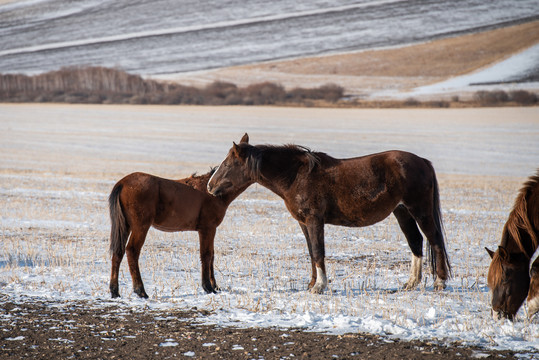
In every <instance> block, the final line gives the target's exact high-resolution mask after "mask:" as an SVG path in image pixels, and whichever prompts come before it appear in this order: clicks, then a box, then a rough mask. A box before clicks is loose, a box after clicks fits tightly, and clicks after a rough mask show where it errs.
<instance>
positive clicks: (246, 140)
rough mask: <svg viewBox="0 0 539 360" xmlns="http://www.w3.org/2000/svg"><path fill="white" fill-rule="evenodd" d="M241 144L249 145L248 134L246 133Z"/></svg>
mask: <svg viewBox="0 0 539 360" xmlns="http://www.w3.org/2000/svg"><path fill="white" fill-rule="evenodd" d="M241 143H247V144H248V143H249V135H247V133H245V135H243V137H242V138H241V140H240V144H241Z"/></svg>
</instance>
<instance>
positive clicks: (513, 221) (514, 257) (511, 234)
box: [487, 170, 539, 319]
mask: <svg viewBox="0 0 539 360" xmlns="http://www.w3.org/2000/svg"><path fill="white" fill-rule="evenodd" d="M538 246H539V170H538V171H537V174H536V175H535V176H531V177H530V178H529V180H528V181H527V182H526V183H525V184H524V186H523V187H522V189H520V192H519V194H518V196H517V199H516V201H515V205H514V207H513V210H512V211H511V212H510V213H509V218H508V219H507V222H506V223H505V226H504V227H503V232H502V240H501V242H500V245H499V246H498V249H497V250H496V252H493V251H491V250H489V249H487V251H488V253H489V255H490V257H491V258H492V261H491V263H490V268H489V270H488V277H487V280H488V286H489V287H490V289H491V290H492V314H493V316H494V317H495V318H496V319H498V318H501V317H506V318H509V319H514V317H515V315H516V313H517V311H518V309H519V308H520V306H521V305H522V303H523V302H524V299H526V295H527V296H528V315H529V316H530V317H531V316H532V315H533V314H535V313H537V312H538V311H539V258H537V259H536V260H535V261H534V262H533V264H532V266H531V270H530V262H531V259H532V257H533V254H534V253H535V251H536V250H537V247H538Z"/></svg>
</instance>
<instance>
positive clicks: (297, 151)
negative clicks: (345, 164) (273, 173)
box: [247, 144, 332, 180]
mask: <svg viewBox="0 0 539 360" xmlns="http://www.w3.org/2000/svg"><path fill="white" fill-rule="evenodd" d="M329 159H332V158H331V157H330V156H329V155H327V154H325V153H321V152H315V151H312V150H311V149H309V148H307V147H305V146H300V145H293V144H287V145H280V146H279V145H256V146H252V147H251V148H250V152H249V155H248V157H247V166H248V169H249V171H250V173H251V176H252V178H253V179H259V178H260V171H261V166H262V163H263V162H264V161H272V162H273V165H277V166H278V167H279V171H280V177H281V178H282V179H284V180H293V179H294V178H295V177H296V175H297V172H298V170H299V168H300V167H301V166H302V165H304V164H306V165H307V166H308V172H309V173H310V172H312V171H313V170H314V169H316V168H317V167H319V166H320V165H321V164H322V162H326V161H327V160H329Z"/></svg>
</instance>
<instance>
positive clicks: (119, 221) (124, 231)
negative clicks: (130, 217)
mask: <svg viewBox="0 0 539 360" xmlns="http://www.w3.org/2000/svg"><path fill="white" fill-rule="evenodd" d="M121 192H122V185H121V184H116V185H115V186H114V188H113V189H112V192H111V193H110V196H109V211H110V222H111V228H110V253H111V254H112V255H116V256H118V257H120V258H122V257H123V256H124V254H125V244H127V239H128V237H129V232H130V229H129V224H128V223H127V221H126V220H125V216H124V213H123V211H122V205H121V204H120V193H121Z"/></svg>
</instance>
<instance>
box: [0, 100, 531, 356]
mask: <svg viewBox="0 0 539 360" xmlns="http://www.w3.org/2000/svg"><path fill="white" fill-rule="evenodd" d="M538 119H539V110H538V109H537V108H496V109H439V110H351V109H294V108H256V107H250V108H244V107H211V108H205V107H151V106H147V107H145V106H73V105H70V106H58V105H0V140H1V141H0V144H1V145H0V146H1V148H2V153H3V154H4V155H3V157H2V160H1V161H0V207H1V208H2V212H1V213H0V229H1V230H0V237H1V241H2V251H1V252H0V269H1V270H0V292H1V293H2V296H3V299H9V300H10V301H32V299H36V298H39V299H49V300H52V301H58V302H59V303H61V302H63V301H65V300H87V301H90V302H92V304H93V305H94V306H109V305H111V304H112V305H114V306H118V307H122V308H139V309H140V308H146V307H148V308H154V309H170V308H181V309H191V308H194V307H196V308H197V309H205V310H208V311H210V312H211V315H209V316H207V317H204V318H203V319H201V321H204V322H207V323H214V324H220V325H232V326H271V327H279V328H288V327H302V328H305V329H306V330H307V331H324V332H329V333H336V334H341V333H345V332H368V333H371V334H380V335H383V336H387V337H388V338H400V339H428V340H432V341H436V342H440V343H442V344H449V343H456V344H462V345H472V344H473V345H479V346H483V347H486V348H495V349H512V350H515V351H517V352H521V353H522V356H523V357H524V358H532V355H526V354H527V353H528V352H530V351H534V352H537V351H539V322H538V320H537V319H534V320H532V321H529V320H528V319H527V318H526V307H523V308H522V309H521V310H520V312H519V313H518V315H517V320H516V321H515V322H514V323H511V322H509V321H494V320H493V319H492V318H491V316H490V308H489V299H490V297H489V293H488V288H487V286H486V279H485V274H486V271H487V268H488V265H489V258H488V255H487V253H486V252H485V250H484V247H485V246H489V247H491V248H493V247H495V246H496V245H497V244H498V242H499V238H500V233H501V229H502V227H503V224H504V222H505V219H506V217H507V215H508V213H509V211H510V209H511V206H512V204H513V201H514V198H515V196H516V193H517V192H518V189H519V188H520V186H521V184H522V182H523V181H524V180H525V178H526V177H527V176H528V175H530V174H532V173H534V172H535V171H536V169H537V168H538V165H539V164H538V163H539V142H538V141H537V139H539V121H538ZM246 131H247V132H248V133H249V134H250V137H251V142H252V143H255V144H256V143H277V144H282V143H289V142H293V143H298V144H302V145H306V146H309V147H311V148H313V149H315V150H318V151H325V152H328V153H330V154H332V155H335V156H338V157H345V156H356V155H360V154H366V153H370V152H375V151H380V150H386V149H391V148H399V149H403V150H409V151H413V152H415V153H417V154H419V155H421V156H424V157H426V158H429V159H431V160H432V161H433V163H434V166H435V168H436V170H437V173H438V178H439V182H440V191H441V201H442V208H443V216H444V220H445V227H446V233H447V246H448V252H449V257H450V261H451V264H452V266H453V278H452V279H451V280H450V281H449V284H448V285H449V286H448V288H447V289H446V290H445V291H442V292H436V291H433V289H432V282H433V278H432V276H430V275H429V270H428V269H427V268H426V266H425V267H424V274H426V276H425V279H424V282H423V283H422V284H421V286H420V287H419V288H418V289H417V290H413V291H407V292H404V291H400V288H401V286H402V285H403V284H404V283H405V281H406V280H407V278H408V268H409V260H410V257H411V255H410V251H409V249H408V246H407V244H406V240H405V239H404V237H403V235H402V233H401V232H400V230H399V228H398V225H397V223H396V221H395V220H394V219H393V218H392V217H390V218H388V219H386V220H385V221H383V222H381V223H379V224H376V225H374V226H371V227H367V228H361V229H353V228H343V227H335V226H326V254H327V267H328V274H329V279H330V284H329V290H328V291H327V292H326V293H324V294H322V295H312V294H310V293H308V292H307V291H306V285H307V282H308V281H309V277H310V261H309V258H308V253H307V247H306V245H305V240H304V239H303V235H302V234H301V231H300V229H299V226H298V225H297V223H296V222H295V221H294V220H293V219H292V218H291V217H290V215H289V214H288V212H287V210H286V208H285V206H284V204H283V202H282V201H281V200H280V199H279V198H277V197H276V196H275V195H273V194H272V193H270V192H269V191H267V190H266V189H264V188H262V187H260V186H252V187H251V188H250V189H248V190H247V191H246V192H245V193H244V194H243V195H242V196H240V197H239V198H238V199H237V201H235V202H233V203H232V205H231V206H230V208H229V211H228V213H227V216H226V218H225V220H224V222H223V224H222V225H221V226H220V227H219V228H218V234H217V238H216V278H217V281H218V283H219V285H220V286H221V288H222V289H223V290H222V291H221V292H220V293H219V294H215V295H206V294H205V293H204V292H203V290H202V288H201V286H200V284H199V283H200V267H199V255H198V239H197V236H196V234H195V233H192V232H191V233H187V232H186V233H173V234H168V233H163V232H159V231H155V230H151V231H150V233H149V235H148V239H147V241H146V244H145V246H144V248H143V250H142V256H141V261H140V263H141V269H142V276H143V280H144V282H145V287H146V290H147V292H148V294H149V295H150V299H149V300H142V299H139V298H137V297H136V296H135V295H134V294H133V293H132V288H131V279H130V276H129V272H128V269H127V264H126V263H125V262H124V263H123V264H122V267H121V273H120V293H121V295H122V298H121V299H119V300H114V301H113V300H110V299H109V298H110V296H109V293H108V281H109V273H110V264H109V256H108V233H109V231H110V229H109V219H108V211H107V196H108V194H109V192H110V190H111V188H112V186H113V184H114V182H115V181H117V180H118V179H120V178H121V177H122V176H123V175H125V174H127V173H129V172H133V171H146V172H151V173H154V174H156V175H161V176H165V177H176V178H178V177H184V176H188V175H189V174H190V173H191V172H193V171H198V172H199V173H200V172H204V171H207V170H208V169H209V167H210V166H211V165H215V164H218V163H219V162H220V161H221V160H222V158H223V157H224V156H225V154H226V152H227V151H228V149H229V147H230V146H231V144H232V141H234V140H235V141H238V140H239V138H240V137H241V135H243V133H244V132H246ZM2 321H3V320H2V319H0V327H1V326H2Z"/></svg>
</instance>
